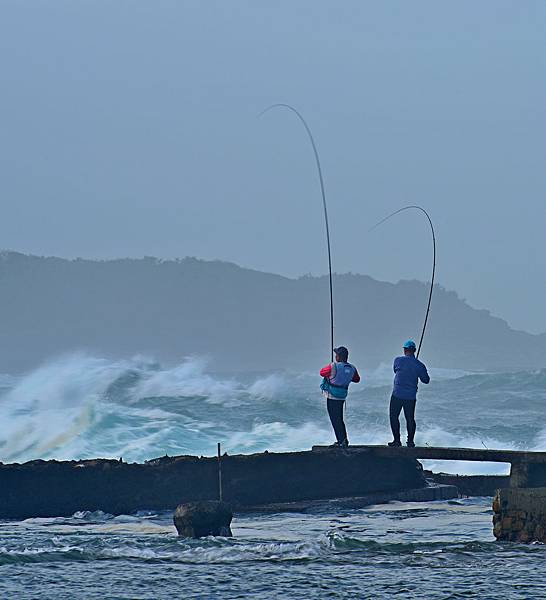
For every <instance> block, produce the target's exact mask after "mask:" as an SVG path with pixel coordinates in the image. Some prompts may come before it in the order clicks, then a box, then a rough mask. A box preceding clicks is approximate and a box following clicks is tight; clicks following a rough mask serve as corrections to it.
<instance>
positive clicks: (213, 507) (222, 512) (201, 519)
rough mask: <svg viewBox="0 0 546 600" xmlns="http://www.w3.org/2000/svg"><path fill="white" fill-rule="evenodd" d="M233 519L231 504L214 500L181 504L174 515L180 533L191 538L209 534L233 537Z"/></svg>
mask: <svg viewBox="0 0 546 600" xmlns="http://www.w3.org/2000/svg"><path fill="white" fill-rule="evenodd" d="M232 519H233V512H232V510H231V506H230V505H229V504H227V503H226V502H218V501H214V500H208V501H202V502H188V503H186V504H180V505H179V506H178V507H177V508H176V510H175V512H174V516H173V521H174V526H175V527H176V530H177V531H178V535H180V536H182V537H191V538H199V537H204V536H207V535H218V536H223V537H231V536H232V535H233V534H232V533H231V528H230V525H231V520H232Z"/></svg>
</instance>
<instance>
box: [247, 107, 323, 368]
mask: <svg viewBox="0 0 546 600" xmlns="http://www.w3.org/2000/svg"><path fill="white" fill-rule="evenodd" d="M274 108H287V109H288V110H291V111H292V112H293V113H294V114H295V115H296V116H297V117H298V118H299V120H300V121H301V122H302V124H303V126H304V127H305V130H306V131H307V135H308V136H309V141H310V142H311V146H313V152H314V154H315V162H316V164H317V171H318V176H319V181H320V192H321V194H322V208H323V211H324V225H325V229H326V247H327V249H328V277H329V283H330V357H331V360H332V361H333V360H334V286H333V283H332V250H331V247H330V226H329V223H328V208H327V206H326V192H325V190H324V179H323V177H322V167H321V166H320V158H319V153H318V150H317V145H316V144H315V140H314V138H313V134H312V133H311V129H310V128H309V125H307V121H306V120H305V119H304V118H303V116H302V115H301V113H300V112H299V111H297V110H296V109H295V108H294V107H293V106H290V104H272V105H271V106H268V107H267V108H266V109H265V110H263V111H262V112H261V113H260V114H259V115H258V116H259V117H261V116H262V115H264V114H265V113H266V112H268V111H270V110H272V109H274Z"/></svg>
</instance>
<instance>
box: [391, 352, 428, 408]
mask: <svg viewBox="0 0 546 600" xmlns="http://www.w3.org/2000/svg"><path fill="white" fill-rule="evenodd" d="M393 369H394V387H393V390H392V395H393V396H396V397H397V398H400V400H415V399H416V398H417V382H418V380H419V379H420V380H421V381H422V382H423V383H428V382H429V381H430V377H429V374H428V372H427V368H426V367H425V365H424V364H423V363H422V362H421V361H420V360H418V359H417V358H415V356H411V355H406V356H399V357H398V358H395V359H394V365H393Z"/></svg>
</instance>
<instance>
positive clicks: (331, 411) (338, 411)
mask: <svg viewBox="0 0 546 600" xmlns="http://www.w3.org/2000/svg"><path fill="white" fill-rule="evenodd" d="M326 403H327V404H326V406H327V408H328V415H329V416H330V421H331V422H332V427H333V428H334V432H335V434H336V439H337V441H338V442H344V441H345V440H346V439H347V429H345V423H344V422H343V408H344V406H345V400H330V398H328V400H327V401H326Z"/></svg>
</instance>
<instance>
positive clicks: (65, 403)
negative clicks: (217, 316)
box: [0, 354, 546, 473]
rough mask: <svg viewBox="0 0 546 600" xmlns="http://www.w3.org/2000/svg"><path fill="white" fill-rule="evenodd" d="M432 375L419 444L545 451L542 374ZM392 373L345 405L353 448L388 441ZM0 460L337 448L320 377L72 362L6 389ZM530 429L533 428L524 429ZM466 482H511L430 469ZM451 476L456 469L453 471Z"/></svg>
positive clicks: (1, 402)
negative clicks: (461, 477) (218, 446)
mask: <svg viewBox="0 0 546 600" xmlns="http://www.w3.org/2000/svg"><path fill="white" fill-rule="evenodd" d="M431 371H432V373H433V381H432V383H431V385H430V386H423V389H422V390H421V392H420V396H421V398H420V400H419V403H418V434H417V435H418V439H417V441H418V443H419V444H421V445H430V446H435V445H438V446H458V447H477V448H480V447H484V446H486V447H488V448H505V449H521V448H528V449H534V450H544V449H546V428H543V427H540V425H539V424H540V422H541V421H540V418H539V415H540V414H542V412H541V411H542V410H543V409H542V406H543V403H544V401H546V370H539V371H529V372H520V373H497V374H492V373H487V374H475V373H474V374H469V373H463V372H460V371H445V372H441V371H438V372H435V370H432V369H431ZM391 377H392V374H391V372H390V366H388V365H382V366H381V367H379V368H378V369H377V370H376V371H375V372H373V373H371V374H365V378H364V379H365V381H364V385H361V386H354V389H352V390H351V395H350V398H349V400H348V402H347V404H346V411H347V419H346V420H347V425H348V429H349V438H350V441H351V443H353V444H385V443H386V442H387V441H388V440H389V439H390V431H389V424H388V415H387V408H388V395H389V387H390V381H391ZM2 382H3V383H4V387H2V386H0V460H2V461H4V462H13V461H18V462H22V461H26V460H30V459H34V458H44V459H51V458H56V459H80V458H93V457H96V456H111V457H115V458H118V457H120V456H121V457H123V458H124V459H125V460H127V461H132V460H135V461H143V460H146V459H149V458H152V457H154V456H160V455H164V454H170V455H174V454H196V455H202V454H205V455H211V454H213V453H214V450H215V446H216V442H217V441H221V442H222V445H223V447H224V449H225V450H227V451H228V452H230V453H235V452H260V451H264V450H266V449H267V450H269V451H294V450H305V449H309V448H310V447H311V446H312V445H314V444H328V443H331V442H332V441H333V439H332V438H333V435H332V432H331V428H330V424H329V422H328V417H327V414H326V410H325V406H324V400H323V398H322V397H321V395H320V392H319V389H318V384H319V378H318V377H316V376H314V375H309V374H305V373H299V374H290V373H269V374H265V375H263V376H259V377H251V376H248V375H245V376H240V377H237V376H235V375H233V376H229V377H225V376H223V377H218V376H215V375H212V374H211V373H210V372H209V371H208V368H207V363H206V361H205V360H203V359H200V358H188V359H186V360H184V361H182V362H181V363H180V364H179V365H175V366H173V367H163V366H161V365H160V364H158V363H157V362H156V361H154V360H151V359H147V358H145V357H135V358H134V359H132V360H121V361H109V360H106V359H102V358H96V357H92V356H87V355H84V354H76V355H72V356H68V357H64V358H61V359H59V360H57V361H53V362H51V363H48V364H45V365H43V366H42V367H40V368H39V369H36V370H35V371H33V372H32V373H29V374H27V375H24V376H20V377H16V378H10V377H6V378H4V379H2ZM525 419H526V420H525ZM426 466H427V467H431V468H434V469H435V470H443V471H448V472H459V473H499V472H506V469H505V468H504V467H503V466H502V465H501V466H500V468H499V466H498V465H489V464H486V465H482V464H479V463H466V464H460V463H459V464H455V463H451V462H449V463H448V462H445V463H443V462H439V461H432V462H430V461H429V462H427V463H426ZM454 469H455V470H454Z"/></svg>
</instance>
